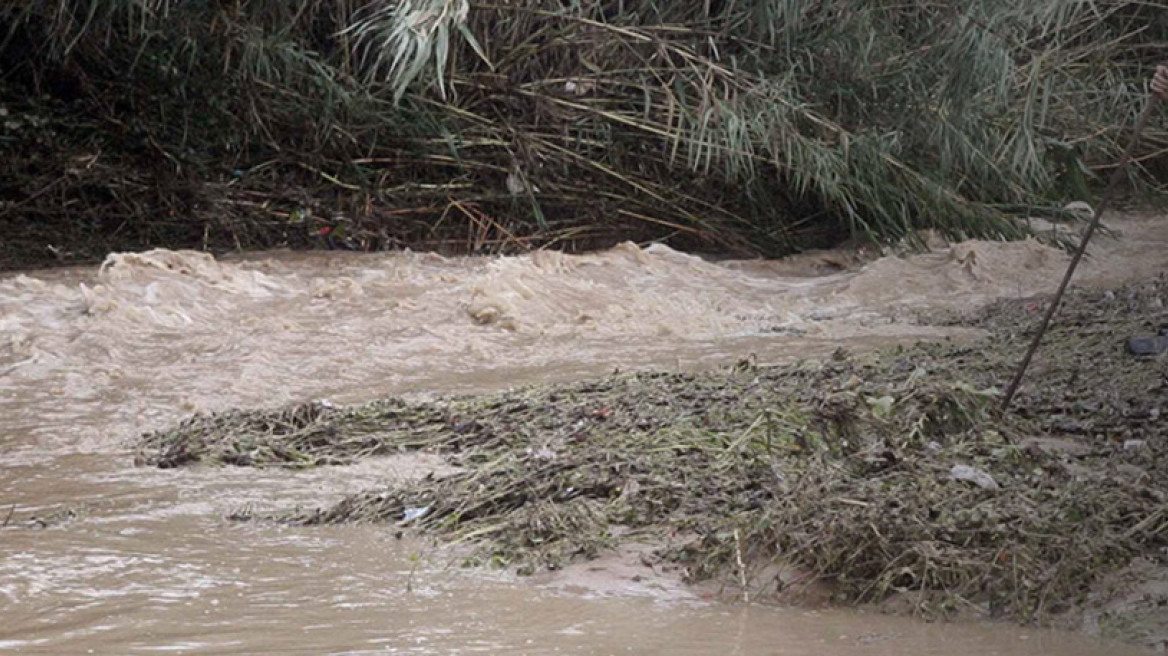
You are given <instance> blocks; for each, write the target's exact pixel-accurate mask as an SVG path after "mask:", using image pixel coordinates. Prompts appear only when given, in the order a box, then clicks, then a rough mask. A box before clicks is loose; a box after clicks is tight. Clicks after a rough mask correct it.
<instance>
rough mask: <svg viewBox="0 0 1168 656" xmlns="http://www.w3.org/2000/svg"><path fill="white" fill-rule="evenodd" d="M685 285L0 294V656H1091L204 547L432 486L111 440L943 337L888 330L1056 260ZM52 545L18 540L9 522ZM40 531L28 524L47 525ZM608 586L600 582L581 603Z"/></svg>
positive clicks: (729, 278)
mask: <svg viewBox="0 0 1168 656" xmlns="http://www.w3.org/2000/svg"><path fill="white" fill-rule="evenodd" d="M1166 224H1168V220H1165V219H1163V218H1157V217H1149V216H1142V217H1127V218H1126V219H1124V220H1123V221H1121V222H1119V223H1117V224H1116V225H1117V227H1118V228H1120V229H1121V231H1122V232H1123V235H1121V237H1120V238H1118V239H1111V240H1103V241H1100V243H1099V245H1098V247H1097V248H1096V249H1095V252H1096V257H1095V258H1093V259H1092V260H1091V261H1089V262H1088V263H1087V264H1086V267H1085V269H1084V270H1083V276H1082V277H1081V279H1082V280H1085V281H1091V282H1100V283H1108V284H1110V283H1115V282H1118V281H1121V280H1123V279H1126V278H1138V277H1146V276H1148V275H1152V274H1154V273H1157V272H1159V271H1163V270H1168V225H1166ZM845 259H846V258H844V257H843V256H842V255H840V254H835V253H826V254H812V255H806V256H801V257H799V258H794V259H791V260H786V261H782V262H722V263H711V262H707V261H703V260H701V259H699V258H696V257H692V256H689V255H685V254H682V253H677V252H674V251H671V250H669V249H667V248H663V247H650V248H646V249H643V250H642V249H638V248H636V247H633V246H631V245H630V246H623V247H618V248H616V249H613V250H611V251H608V252H604V253H597V254H593V255H586V256H563V255H560V254H557V253H550V252H548V253H537V254H534V255H531V256H524V257H514V258H496V259H487V258H482V259H444V258H440V257H437V256H432V255H419V254H396V255H349V254H331V253H330V254H310V255H305V254H289V253H271V254H259V255H251V256H247V257H242V258H228V259H226V260H224V261H216V260H214V259H212V258H210V257H207V256H203V255H200V254H197V253H186V252H183V253H176V252H170V251H155V252H151V253H146V254H124V255H115V256H112V257H111V258H109V260H107V262H106V263H105V265H104V266H103V267H101V268H100V270H98V269H84V270H60V271H51V272H29V273H27V274H23V275H15V276H8V277H5V278H3V279H0V523H3V522H4V521H5V517H6V516H7V515H8V512H9V510H10V509H11V510H12V515H11V518H10V519H9V521H8V525H7V527H5V528H3V529H0V651H14V652H20V653H45V654H73V653H78V654H80V653H96V654H138V653H158V652H164V653H192V654H212V653H233V654H245V653H247V654H250V653H281V654H284V653H304V654H323V653H333V654H359V653H419V654H449V653H522V654H542V653H580V654H610V653H611V654H617V653H669V654H676V653H681V654H725V653H742V654H756V653H768V654H769V653H774V654H841V655H842V654H853V653H856V654H861V653H862V654H940V653H944V654H946V655H954V654H995V653H996V654H1044V653H1049V654H1056V653H1057V654H1102V653H1112V654H1115V653H1122V651H1123V650H1122V649H1120V648H1117V647H1115V646H1113V645H1104V644H1101V643H1095V642H1092V641H1090V640H1089V639H1086V638H1083V637H1081V636H1073V635H1064V634H1055V633H1050V632H1042V631H1028V630H1023V629H1018V628H1013V627H1003V626H989V627H987V626H977V625H943V624H923V623H919V622H915V621H911V620H905V619H897V618H891V617H886V616H881V615H876V614H865V613H861V612H844V611H820V612H811V611H803V610H785V609H776V608H769V607H761V606H744V605H725V604H720V603H713V602H707V601H703V600H702V599H701V598H700V596H699V595H697V594H696V593H693V592H691V591H688V590H686V589H684V588H683V587H679V586H677V585H669V584H666V583H658V582H656V580H655V579H653V578H652V577H650V578H648V579H647V581H648V582H647V583H645V582H643V583H641V584H636V583H633V582H629V581H624V582H621V583H618V584H617V585H585V586H583V587H580V586H576V585H563V581H562V580H561V581H559V582H558V583H557V582H556V581H554V580H553V581H546V580H545V579H539V580H538V581H531V580H516V579H513V578H510V577H509V576H507V575H505V574H497V573H489V572H467V571H463V570H459V569H458V568H457V567H455V566H453V565H451V564H450V560H451V557H447V556H444V555H443V552H442V551H439V550H436V549H435V548H434V547H432V546H429V545H425V544H416V543H409V542H402V541H397V540H395V539H394V538H393V536H392V531H391V530H388V529H387V528H386V527H378V526H360V527H331V528H314V529H293V528H281V527H272V526H261V525H252V524H235V523H231V522H227V521H226V520H224V519H222V518H223V516H224V515H225V514H226V513H229V512H231V511H232V510H234V509H237V508H239V507H240V506H242V505H252V506H255V507H261V508H263V507H282V506H285V505H288V504H293V503H302V504H313V505H316V504H321V503H326V502H328V501H330V500H332V499H335V498H337V497H339V496H340V495H342V494H344V493H346V492H351V491H356V490H360V489H364V488H367V487H371V486H375V485H377V484H380V483H384V482H387V481H392V480H393V479H395V478H396V477H404V476H416V475H424V474H425V473H427V472H429V471H432V470H441V469H442V467H443V465H442V463H441V462H440V461H437V460H434V459H426V458H420V459H417V458H415V459H410V460H395V459H386V460H374V461H370V462H365V463H361V464H359V465H354V466H352V467H337V468H321V469H319V470H315V471H309V472H296V473H290V472H283V471H255V470H237V469H208V468H196V469H192V470H180V471H160V470H153V469H135V468H134V467H133V466H132V464H131V462H132V454H131V453H130V448H131V445H132V441H133V438H134V436H135V435H137V434H138V433H139V432H140V431H142V430H146V429H150V428H156V427H161V426H165V425H167V424H169V423H171V422H174V421H176V420H178V419H181V418H182V417H184V416H186V415H187V414H189V413H190V412H192V411H195V410H213V409H220V408H225V407H230V406H239V405H242V406H261V405H265V406H266V405H274V404H282V403H285V402H289V401H298V400H304V399H309V398H329V399H331V400H333V401H335V402H339V403H348V402H357V401H362V400H366V399H369V398H372V397H374V396H377V395H381V394H386V393H398V394H411V395H435V394H443V393H451V392H473V391H482V390H493V389H500V388H505V387H508V386H512V385H517V384H522V383H527V382H536V381H541V382H542V381H558V380H571V379H576V378H580V377H583V376H590V375H596V374H602V373H606V372H609V371H611V370H613V369H621V370H628V369H640V368H667V369H679V368H680V369H686V370H690V369H700V368H707V367H712V366H720V365H724V364H728V363H732V362H734V361H735V360H737V359H740V358H743V357H748V356H754V357H755V358H757V360H758V361H760V362H777V361H783V360H790V359H794V358H802V357H813V356H816V355H821V354H824V353H828V352H830V351H832V350H834V349H835V348H837V347H839V346H841V345H843V346H847V347H849V348H857V347H860V348H862V347H865V346H873V345H879V344H887V343H892V342H895V341H899V340H915V339H918V338H930V339H936V338H941V337H944V336H946V335H951V336H954V337H957V338H967V337H968V336H969V332H968V331H950V332H949V333H947V332H946V331H944V330H941V329H937V328H932V327H923V326H917V325H914V324H913V323H912V322H911V320H910V318H911V317H912V316H913V313H914V312H915V311H916V310H920V309H931V308H964V307H973V306H976V305H977V304H980V303H984V302H987V301H989V300H991V299H994V298H998V297H1003V296H1016V295H1028V294H1031V293H1034V292H1037V291H1047V290H1050V289H1052V288H1053V286H1054V284H1055V283H1056V282H1057V276H1058V274H1059V273H1060V272H1061V269H1062V267H1063V266H1064V265H1065V261H1066V258H1065V257H1064V256H1063V255H1062V254H1061V253H1059V252H1057V251H1054V250H1051V249H1049V248H1046V247H1044V246H1041V245H1039V244H1037V243H1033V242H1027V243H1019V244H985V243H966V244H958V245H955V246H952V247H939V248H938V249H937V250H936V251H934V252H932V253H928V254H922V255H913V256H909V257H905V258H897V257H886V258H883V259H879V260H877V261H875V262H871V263H869V264H867V265H864V266H851V267H850V268H849V269H847V270H837V268H838V265H840V264H844V265H847V264H848V263H847V262H846V261H845ZM65 510H69V511H71V512H72V513H75V515H76V516H75V517H72V518H71V519H68V520H67V521H64V522H62V523H59V524H56V523H51V525H50V526H49V527H48V528H37V526H39V524H38V523H37V522H36V521H35V520H34V519H33V518H34V517H41V518H49V519H59V518H60V517H59V516H60V513H62V512H63V511H65ZM54 515H57V517H55V518H54ZM610 583H611V582H610Z"/></svg>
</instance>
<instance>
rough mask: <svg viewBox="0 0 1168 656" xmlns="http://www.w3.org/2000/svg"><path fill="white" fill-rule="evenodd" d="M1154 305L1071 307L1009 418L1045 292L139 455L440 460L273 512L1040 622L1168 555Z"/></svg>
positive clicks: (372, 406)
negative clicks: (450, 469)
mask: <svg viewBox="0 0 1168 656" xmlns="http://www.w3.org/2000/svg"><path fill="white" fill-rule="evenodd" d="M1166 303H1168V279H1163V278H1161V279H1160V280H1157V281H1152V282H1147V283H1143V284H1139V285H1131V286H1128V287H1125V288H1122V289H1120V290H1118V291H1113V292H1075V293H1073V294H1072V295H1071V297H1070V298H1069V300H1068V301H1067V304H1066V306H1065V307H1064V309H1063V311H1062V314H1061V315H1060V320H1059V321H1058V322H1057V323H1056V325H1055V326H1054V327H1053V330H1052V332H1051V333H1050V334H1049V335H1048V338H1047V340H1046V342H1045V346H1044V348H1043V350H1042V351H1041V352H1040V355H1039V357H1038V359H1037V360H1036V361H1035V364H1034V366H1033V368H1032V370H1031V372H1030V375H1029V379H1028V383H1027V384H1026V385H1024V386H1023V388H1022V391H1021V393H1020V394H1019V396H1018V397H1017V399H1016V400H1015V406H1014V410H1013V411H1012V412H1010V413H1008V414H1001V413H1000V412H999V411H998V410H997V403H998V401H999V398H998V395H997V394H996V392H994V391H993V390H995V389H996V388H999V387H1000V386H1001V384H1002V383H1003V382H1004V381H1005V380H1007V379H1008V377H1009V374H1010V373H1011V370H1012V367H1013V366H1014V365H1015V364H1016V362H1017V358H1018V356H1019V355H1020V353H1021V350H1022V349H1023V347H1024V346H1025V342H1026V341H1027V338H1028V336H1029V335H1028V333H1029V331H1030V330H1032V329H1033V325H1034V323H1035V316H1036V313H1037V312H1038V311H1039V310H1040V309H1041V303H1040V302H1036V301H1033V300H1022V301H1009V302H1003V303H1000V304H998V305H996V306H994V307H992V308H990V309H989V310H988V311H986V312H984V313H983V314H982V315H980V316H979V317H977V318H972V319H971V318H968V317H966V318H963V319H961V320H962V321H963V322H965V323H971V322H972V323H974V324H977V325H981V326H983V327H985V328H987V329H988V330H989V331H990V332H991V334H992V336H991V337H990V338H988V339H986V340H983V341H980V342H976V343H972V344H918V345H916V346H913V347H909V348H900V349H896V350H890V351H885V352H882V353H879V354H872V355H862V356H861V355H849V354H847V353H845V352H843V351H841V352H838V353H837V354H836V356H835V357H833V358H831V359H829V360H828V361H825V362H807V363H802V364H796V365H790V366H781V367H767V368H762V367H756V366H754V365H752V364H751V363H749V362H743V363H741V364H740V365H739V366H736V367H734V368H732V369H730V370H727V371H724V372H720V373H709V374H672V373H642V374H630V375H614V376H610V377H607V378H604V379H601V380H594V381H590V382H583V383H577V384H571V385H556V386H550V387H530V388H523V389H519V390H515V391H510V392H506V393H502V394H495V395H488V396H481V397H462V398H451V399H444V400H438V401H431V402H408V401H403V400H400V399H387V400H382V401H377V402H373V403H369V404H367V405H361V406H355V407H348V408H337V407H333V406H330V405H328V404H322V403H310V404H304V405H299V406H295V407H291V408H287V409H281V410H273V411H233V412H226V413H222V414H217V415H198V416H195V417H192V418H191V419H189V420H187V421H185V422H184V423H182V424H181V425H178V426H176V427H175V428H173V429H170V430H166V431H160V432H155V433H151V434H148V435H145V436H143V438H142V441H141V445H140V451H139V456H138V457H139V462H140V463H142V464H148V465H154V466H159V467H174V466H180V465H185V464H189V463H196V462H202V463H220V464H227V465H247V466H257V467H260V466H267V467H309V466H316V465H327V464H334V463H343V462H348V461H351V460H353V459H357V458H364V457H369V456H374V455H379V454H388V453H398V452H402V451H411V450H426V451H430V452H434V453H439V454H442V455H443V456H444V457H445V458H446V459H447V460H448V461H449V462H450V463H451V464H453V465H456V466H458V467H459V468H460V469H459V471H458V472H457V473H454V474H451V475H446V476H440V477H430V478H427V479H424V480H420V481H415V482H408V483H402V484H400V485H399V486H397V487H392V488H388V489H378V490H370V491H368V492H366V493H363V494H357V495H354V496H350V497H347V498H346V499H344V500H343V501H341V502H340V503H338V504H336V505H334V506H331V507H325V508H316V509H303V508H297V509H288V510H287V511H284V512H279V513H276V514H275V515H265V517H267V518H269V519H271V518H275V519H278V520H281V521H287V522H292V523H297V524H319V523H339V522H392V523H394V524H396V525H399V526H408V527H412V528H414V529H416V530H418V531H421V532H423V533H427V534H431V535H436V536H441V537H443V538H445V539H448V540H459V541H463V542H464V543H465V544H468V545H471V546H472V552H471V556H470V559H469V562H470V563H471V564H490V565H495V566H507V567H514V568H516V569H517V570H519V571H525V572H530V571H535V570H537V569H541V568H553V569H554V568H558V567H561V566H562V565H564V564H565V563H567V562H569V561H572V560H575V559H585V558H589V557H591V556H594V555H596V554H598V553H599V552H601V551H602V550H603V549H605V548H607V547H611V546H613V545H614V544H615V542H616V541H617V540H618V539H630V535H631V536H638V537H640V538H644V539H650V540H651V539H653V538H661V537H663V536H666V535H669V536H674V538H675V539H672V540H671V541H670V546H668V548H663V549H662V550H661V551H659V552H658V555H659V556H660V557H661V558H663V559H666V560H669V561H672V562H675V563H678V564H681V565H682V566H683V567H684V569H685V571H686V573H687V574H688V575H689V576H690V577H691V578H692V579H695V580H697V579H703V578H709V577H717V576H720V575H723V574H733V575H734V578H736V579H741V578H748V577H750V576H753V575H754V574H755V573H759V572H762V571H764V570H766V569H767V568H768V567H769V566H770V565H772V564H774V563H776V562H781V563H783V564H785V565H791V566H794V567H797V568H800V569H802V570H803V571H805V572H809V573H812V574H814V575H815V576H816V577H818V578H820V579H821V580H828V581H831V582H832V583H833V585H834V588H835V590H836V594H837V596H838V598H839V599H841V600H846V601H853V602H856V601H873V600H881V599H884V598H887V597H888V596H889V595H891V594H893V593H898V592H900V593H916V594H911V595H902V597H905V598H909V599H911V600H913V603H914V605H915V608H916V609H917V610H918V611H921V612H925V613H929V614H942V613H945V612H946V611H950V610H960V609H968V608H977V609H980V610H984V611H988V612H991V613H994V614H999V615H1003V616H1008V617H1014V618H1041V617H1044V616H1047V615H1048V614H1050V613H1055V612H1058V611H1061V610H1065V609H1067V608H1069V607H1072V606H1074V605H1075V604H1076V603H1079V601H1080V600H1082V599H1083V598H1084V597H1085V596H1086V595H1087V593H1088V590H1089V587H1090V585H1091V584H1092V582H1093V581H1095V580H1096V579H1097V577H1098V576H1100V575H1101V574H1104V573H1107V572H1111V571H1114V570H1117V569H1119V568H1121V567H1123V566H1124V565H1125V564H1126V563H1127V562H1128V561H1129V560H1130V559H1132V558H1133V557H1135V556H1137V555H1140V556H1145V557H1152V558H1157V557H1158V554H1159V549H1160V548H1161V547H1165V546H1168V498H1166V495H1165V493H1164V490H1163V488H1162V485H1160V484H1159V483H1158V481H1161V480H1164V477H1165V475H1168V471H1165V466H1166V465H1165V464H1164V463H1165V462H1166V460H1165V455H1166V454H1165V449H1166V448H1168V446H1166V444H1168V443H1166V442H1165V439H1164V438H1165V433H1166V432H1168V428H1166V425H1165V424H1166V423H1165V422H1164V421H1163V420H1162V418H1161V417H1160V415H1161V413H1162V412H1163V411H1164V409H1165V408H1166V407H1168V361H1166V359H1165V356H1156V357H1150V358H1136V357H1134V356H1132V355H1129V354H1127V353H1126V352H1125V351H1124V346H1123V345H1124V341H1125V340H1126V338H1127V337H1128V336H1130V335H1133V334H1146V333H1152V334H1154V333H1155V332H1156V330H1158V329H1160V328H1161V327H1162V326H1164V325H1165V324H1166V323H1168V311H1166V310H1165V306H1166ZM247 517H248V513H246V512H241V513H240V514H239V515H238V518H241V519H243V518H247ZM618 536H620V537H618ZM677 536H681V539H680V540H679V539H677ZM739 563H741V565H740V564H739Z"/></svg>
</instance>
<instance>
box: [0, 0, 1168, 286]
mask: <svg viewBox="0 0 1168 656" xmlns="http://www.w3.org/2000/svg"><path fill="white" fill-rule="evenodd" d="M1165 16H1168V12H1165V11H1164V10H1163V7H1162V6H1160V5H1158V3H1155V2H1152V3H1149V2H1142V1H1132V0H1104V1H1096V2H1069V1H1067V0H1041V1H1035V2H1026V3H1017V2H1006V1H1004V0H976V1H973V2H963V3H935V2H925V1H923V0H915V1H909V2H896V3H888V2H861V1H857V0H830V1H825V2H813V3H811V2H806V3H799V2H789V1H787V0H782V1H780V0H746V1H740V2H719V1H715V2H697V3H694V2H671V3H670V2H648V1H643V0H624V1H622V2H616V3H614V2H609V1H602V0H585V1H580V2H570V3H568V2H562V1H561V0H524V1H523V2H506V3H499V2H480V1H477V0H476V1H472V0H416V1H411V2H397V1H394V0H343V1H336V0H329V1H327V2H325V1H323V0H312V1H309V2H299V3H289V2H283V1H277V0H251V1H248V2H239V1H234V2H182V3H179V2H173V1H171V0H140V1H136V2H125V1H124V0H92V1H91V2H72V1H69V0H58V1H56V2H31V3H30V2H25V1H23V0H0V23H2V24H4V25H5V26H7V29H6V30H5V31H4V33H3V34H0V37H2V38H0V70H2V71H3V74H2V75H0V143H3V144H4V147H5V150H6V157H5V158H4V160H3V161H4V165H5V166H6V169H5V175H3V176H0V231H2V232H3V234H4V235H5V239H4V241H3V244H2V245H0V246H2V247H7V248H3V250H0V266H5V267H7V266H14V265H15V266H19V265H21V264H22V263H24V264H26V265H27V263H28V262H29V261H43V260H46V259H47V260H52V259H54V258H59V259H60V261H75V260H76V259H77V258H86V257H88V258H90V259H92V258H95V257H97V258H100V257H102V256H104V254H105V253H106V252H108V250H110V249H118V248H123V249H124V248H142V247H147V246H156V245H167V246H171V247H204V248H263V247H272V246H278V245H291V246H305V245H309V244H314V243H315V244H318V245H321V246H323V245H325V244H326V243H327V244H329V245H331V246H339V247H346V248H358V249H383V248H398V247H402V246H410V247H413V248H418V247H429V248H437V249H443V250H470V251H486V252H499V251H511V252H514V251H519V250H523V249H526V248H529V247H533V246H538V245H541V244H549V243H552V244H556V245H557V246H560V247H564V248H585V249H586V248H592V247H596V246H600V245H607V244H612V243H616V242H618V241H623V240H626V239H645V240H648V239H671V240H673V243H674V245H682V246H685V247H687V249H691V250H692V249H693V248H709V249H713V250H719V251H725V250H735V251H738V252H755V253H763V254H779V253H785V252H790V251H791V250H795V249H800V248H806V247H816V246H822V245H825V244H829V243H833V242H837V241H840V240H842V239H846V238H848V237H852V236H857V237H858V236H867V237H872V238H876V239H884V240H889V241H897V240H899V239H901V238H903V237H905V236H908V235H911V234H912V233H913V231H914V230H916V229H920V228H936V229H939V230H941V231H942V232H944V233H946V234H947V235H950V236H954V237H973V236H992V237H1001V236H1006V237H1008V236H1017V235H1020V234H1021V233H1022V230H1020V229H1019V228H1018V226H1017V225H1015V223H1014V222H1012V221H1010V220H1008V217H1010V216H1011V215H1015V214H1026V213H1029V212H1036V211H1041V210H1049V209H1050V208H1052V207H1057V206H1061V204H1062V203H1064V202H1065V201H1067V200H1071V199H1080V200H1084V199H1087V197H1088V196H1089V189H1090V186H1091V184H1092V182H1093V180H1094V179H1095V177H1096V172H1097V171H1099V170H1100V169H1101V168H1105V167H1108V166H1110V165H1111V164H1112V163H1113V162H1114V160H1115V158H1116V156H1117V154H1118V152H1119V149H1120V145H1121V143H1122V142H1123V140H1124V138H1125V133H1126V130H1127V128H1128V126H1130V124H1131V121H1132V119H1133V118H1134V116H1135V115H1137V114H1138V113H1139V110H1140V108H1141V107H1142V106H1143V104H1144V102H1145V101H1146V98H1147V96H1146V86H1147V81H1148V79H1149V75H1150V72H1151V70H1152V67H1153V66H1154V65H1155V64H1156V63H1158V62H1161V61H1164V60H1168V49H1166V46H1165V45H1164V44H1165V43H1168V19H1166V18H1165ZM1144 136H1145V139H1144V144H1143V147H1142V149H1141V150H1140V152H1138V153H1137V157H1136V163H1137V165H1136V166H1134V167H1132V170H1133V171H1135V172H1136V174H1135V176H1134V177H1135V178H1139V179H1144V180H1149V179H1151V180H1155V179H1160V180H1162V179H1163V175H1162V174H1163V172H1164V168H1163V164H1164V161H1165V160H1164V157H1163V153H1164V146H1165V144H1168V133H1166V132H1165V131H1164V129H1163V128H1162V127H1160V126H1159V124H1157V123H1156V122H1153V123H1152V124H1151V125H1150V126H1149V128H1148V129H1147V130H1146V131H1145V135H1144ZM1147 174H1151V175H1150V176H1149V175H1147Z"/></svg>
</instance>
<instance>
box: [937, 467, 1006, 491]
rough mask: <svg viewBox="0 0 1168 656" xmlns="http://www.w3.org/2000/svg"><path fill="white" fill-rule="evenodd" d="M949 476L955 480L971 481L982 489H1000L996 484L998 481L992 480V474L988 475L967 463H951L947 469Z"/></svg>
mask: <svg viewBox="0 0 1168 656" xmlns="http://www.w3.org/2000/svg"><path fill="white" fill-rule="evenodd" d="M949 476H950V477H952V478H953V480H955V481H965V482H967V483H973V484H974V485H976V486H978V487H980V488H981V489H983V490H991V491H994V492H997V491H998V490H1000V489H1001V488H1000V487H999V486H998V482H997V481H995V480H994V477H993V476H990V475H989V474H987V473H985V472H984V471H982V470H980V469H977V468H975V467H970V466H969V465H953V467H952V469H950V470H949Z"/></svg>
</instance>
